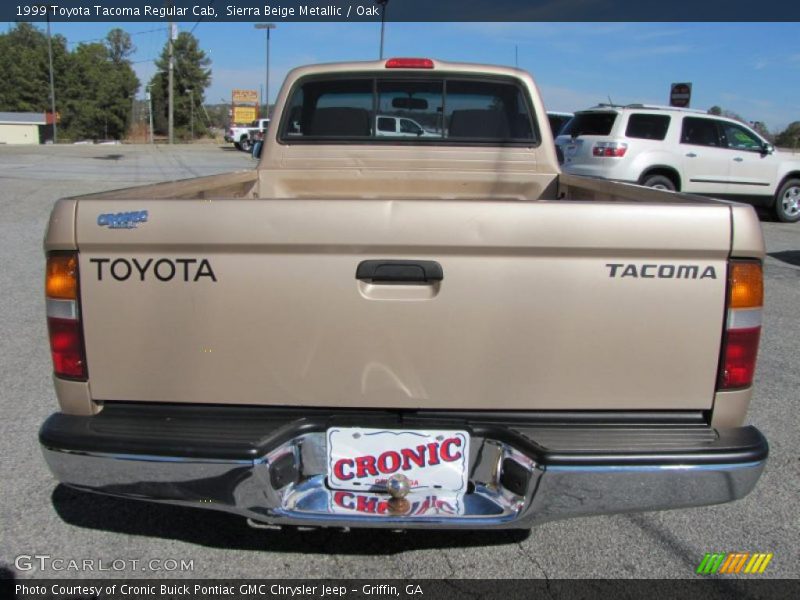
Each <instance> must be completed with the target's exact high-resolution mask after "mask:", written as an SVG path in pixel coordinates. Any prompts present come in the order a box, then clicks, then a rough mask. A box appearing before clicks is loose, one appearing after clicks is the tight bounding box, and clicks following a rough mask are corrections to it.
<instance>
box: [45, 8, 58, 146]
mask: <svg viewBox="0 0 800 600" xmlns="http://www.w3.org/2000/svg"><path fill="white" fill-rule="evenodd" d="M47 55H48V57H49V59H50V111H51V112H52V113H53V115H52V119H53V143H54V144H55V143H57V142H58V131H57V126H56V86H55V83H54V81H53V43H52V42H51V41H50V10H48V11H47Z"/></svg>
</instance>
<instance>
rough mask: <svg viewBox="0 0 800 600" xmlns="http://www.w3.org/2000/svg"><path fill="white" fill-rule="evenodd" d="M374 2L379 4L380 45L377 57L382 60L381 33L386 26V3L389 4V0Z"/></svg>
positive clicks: (376, 0)
mask: <svg viewBox="0 0 800 600" xmlns="http://www.w3.org/2000/svg"><path fill="white" fill-rule="evenodd" d="M375 2H376V3H377V4H380V6H381V47H380V50H379V52H378V59H379V60H383V33H384V29H385V26H386V5H387V4H389V0H375Z"/></svg>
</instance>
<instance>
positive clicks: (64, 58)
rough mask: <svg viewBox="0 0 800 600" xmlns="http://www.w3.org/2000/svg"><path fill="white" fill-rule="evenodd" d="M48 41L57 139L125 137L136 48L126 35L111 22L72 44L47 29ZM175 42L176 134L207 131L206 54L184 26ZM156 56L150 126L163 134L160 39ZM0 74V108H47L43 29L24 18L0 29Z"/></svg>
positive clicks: (135, 86)
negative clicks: (100, 34)
mask: <svg viewBox="0 0 800 600" xmlns="http://www.w3.org/2000/svg"><path fill="white" fill-rule="evenodd" d="M51 44H52V53H53V73H54V87H55V96H56V112H57V113H58V114H59V116H60V120H59V122H58V138H59V141H76V140H83V139H107V140H122V139H124V138H125V137H127V135H128V133H129V131H130V129H131V125H132V124H133V123H132V118H133V115H134V112H133V111H134V105H135V103H136V94H137V92H138V91H139V90H140V89H141V82H140V81H139V78H138V77H137V76H136V73H135V71H134V69H133V66H132V62H131V60H130V57H131V56H132V54H133V53H134V52H135V51H136V48H135V46H134V45H133V41H132V40H131V36H130V35H129V34H128V33H126V32H125V31H123V30H122V29H119V28H115V29H112V30H111V31H109V32H108V34H107V35H106V37H105V38H104V39H103V40H98V41H92V42H81V43H79V44H78V45H77V46H75V48H74V49H72V50H70V49H69V47H68V42H67V39H66V38H65V37H64V36H63V35H59V34H56V35H53V36H52V38H51ZM173 46H174V48H173V57H174V59H173V60H174V63H173V64H174V71H173V76H174V90H175V95H174V124H175V136H176V138H177V139H181V138H188V137H189V135H190V130H191V129H192V128H193V129H194V133H195V137H198V136H201V135H204V134H205V133H206V132H207V124H208V122H209V119H208V116H207V115H206V114H205V111H204V103H205V90H206V88H207V87H208V85H209V84H210V83H211V69H210V64H211V60H210V59H209V58H208V56H206V54H205V52H204V51H203V50H201V49H200V47H199V44H198V41H197V39H196V38H195V37H194V36H193V35H191V34H190V33H188V32H182V33H180V34H179V35H178V36H177V37H176V39H175V41H174V43H173ZM155 64H156V69H157V70H156V73H155V75H154V76H153V78H152V79H151V81H150V82H149V84H148V86H147V87H148V88H149V89H150V91H151V93H152V106H153V122H154V125H155V131H156V134H160V135H166V133H167V129H168V122H167V115H168V102H167V86H168V83H167V82H168V71H169V60H168V50H167V44H166V43H165V44H164V49H163V51H162V53H161V56H160V57H159V58H158V59H157V60H156V61H155ZM0 81H2V82H3V85H2V86H0V111H10V112H38V113H42V112H49V111H50V109H51V103H50V66H49V57H48V48H47V36H46V35H45V33H44V32H43V31H41V30H40V29H38V28H37V27H35V26H34V25H32V24H30V23H17V24H15V26H14V27H13V28H12V29H10V30H9V31H8V32H6V33H2V34H0ZM140 112H141V111H140ZM192 115H193V116H194V119H193V121H194V122H193V123H192ZM192 125H193V127H192Z"/></svg>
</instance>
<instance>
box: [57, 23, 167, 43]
mask: <svg viewBox="0 0 800 600" xmlns="http://www.w3.org/2000/svg"><path fill="white" fill-rule="evenodd" d="M167 29H168V28H167V27H159V28H157V29H146V30H144V31H136V32H134V33H129V34H128V35H129V36H131V37H133V36H134V35H144V34H145V33H155V32H156V31H166V30H167ZM106 39H107V38H104V37H101V38H92V39H88V40H78V41H76V42H70V41H69V40H68V41H67V44H72V45H75V44H88V43H89V42H104V41H106Z"/></svg>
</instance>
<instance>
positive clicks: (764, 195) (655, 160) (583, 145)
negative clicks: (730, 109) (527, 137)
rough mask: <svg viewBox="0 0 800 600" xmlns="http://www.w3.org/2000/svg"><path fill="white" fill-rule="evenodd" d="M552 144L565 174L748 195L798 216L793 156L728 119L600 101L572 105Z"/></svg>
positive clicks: (799, 194) (798, 169)
mask: <svg viewBox="0 0 800 600" xmlns="http://www.w3.org/2000/svg"><path fill="white" fill-rule="evenodd" d="M556 145H557V146H558V148H559V150H560V151H561V153H562V154H563V156H564V163H563V165H562V169H563V170H564V172H566V173H572V174H576V175H589V176H594V177H603V178H605V179H614V180H617V181H626V182H632V183H638V184H640V185H644V186H647V187H653V188H658V189H662V190H670V191H680V192H690V193H693V194H703V195H707V196H714V197H716V198H724V199H731V200H738V201H743V202H749V203H751V204H755V205H758V206H766V207H769V208H771V209H772V210H773V211H774V213H775V215H776V216H777V218H778V219H780V220H781V221H786V222H796V221H798V220H800V160H799V159H798V158H796V157H793V156H792V155H790V154H787V153H784V152H780V151H777V150H776V149H775V148H774V146H773V145H772V144H770V143H769V142H768V141H767V140H765V139H764V138H762V137H761V136H760V135H759V134H757V133H756V132H755V131H753V130H752V129H751V128H750V127H748V126H747V125H745V124H744V123H741V122H739V121H736V120H734V119H728V118H725V117H718V116H714V115H709V114H708V113H705V112H702V111H698V110H690V109H682V108H674V107H662V106H648V105H643V104H630V105H627V106H615V105H604V104H601V105H599V106H597V107H594V108H591V109H589V110H584V111H580V112H577V113H576V114H575V117H574V118H573V119H572V120H571V121H570V122H569V123H568V124H567V125H566V127H565V128H564V129H563V130H562V132H561V135H559V136H558V138H557V139H556Z"/></svg>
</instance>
